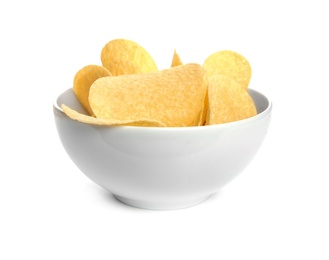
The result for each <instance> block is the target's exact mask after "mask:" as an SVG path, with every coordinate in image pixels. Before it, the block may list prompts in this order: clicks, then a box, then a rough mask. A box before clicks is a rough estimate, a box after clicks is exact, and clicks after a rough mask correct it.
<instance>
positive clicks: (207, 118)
mask: <svg viewBox="0 0 329 260" xmlns="http://www.w3.org/2000/svg"><path fill="white" fill-rule="evenodd" d="M101 63H102V65H101V66H100V65H88V66H85V67H83V68H82V69H81V70H79V71H78V72H77V73H76V75H75V77H74V84H73V89H74V93H75V94H76V96H77V99H78V101H79V102H80V103H81V105H82V106H83V107H84V108H85V110H86V112H87V113H86V114H81V113H79V112H77V111H74V110H73V109H71V108H69V107H67V106H66V105H65V104H63V105H62V109H63V111H64V113H66V115H67V116H69V117H70V118H71V119H74V120H77V121H79V122H81V123H86V124H93V125H106V126H114V125H122V126H148V127H150V126H151V127H183V126H203V125H212V124H222V123H228V122H233V121H237V120H241V119H245V118H249V117H252V116H254V115H256V114H257V110H256V107H255V104H254V102H253V100H252V98H251V97H250V95H249V93H248V91H247V89H248V86H249V82H250V78H251V67H250V64H249V62H248V61H247V60H246V58H244V57H243V56H242V55H240V54H238V53H236V52H233V51H228V50H224V51H218V52H215V53H213V54H211V55H210V56H209V57H208V58H206V60H205V61H204V63H203V65H202V66H201V65H199V64H196V63H188V64H183V63H182V61H181V59H180V57H179V55H178V54H177V52H176V50H174V55H173V58H172V63H171V67H170V68H167V69H164V70H158V68H157V66H156V64H155V62H154V60H153V58H152V56H151V55H150V54H149V53H148V52H147V51H146V50H145V49H144V48H143V47H141V46H140V45H138V44H137V43H135V42H133V41H130V40H126V39H116V40H112V41H109V42H108V43H107V44H106V45H105V46H104V47H103V49H102V51H101Z"/></svg>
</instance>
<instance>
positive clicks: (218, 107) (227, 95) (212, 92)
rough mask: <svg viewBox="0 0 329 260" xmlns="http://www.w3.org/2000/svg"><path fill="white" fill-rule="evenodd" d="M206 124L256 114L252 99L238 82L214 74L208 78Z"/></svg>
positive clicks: (234, 119) (224, 121) (227, 121)
mask: <svg viewBox="0 0 329 260" xmlns="http://www.w3.org/2000/svg"><path fill="white" fill-rule="evenodd" d="M208 102H209V105H208V113H207V120H206V124H207V125H214V124H223V123H229V122H233V121H237V120H241V119H245V118H248V117H252V116H254V115H256V114H257V111H256V107H255V104H254V101H253V100H252V98H251V97H250V95H249V94H248V92H247V90H246V89H244V88H243V87H241V85H240V84H239V83H237V82H236V81H234V80H233V79H231V78H229V77H227V76H225V75H219V74H215V75H213V76H211V77H210V78H209V85H208Z"/></svg>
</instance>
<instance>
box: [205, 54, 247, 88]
mask: <svg viewBox="0 0 329 260" xmlns="http://www.w3.org/2000/svg"><path fill="white" fill-rule="evenodd" d="M203 68H204V69H205V70H206V71H207V75H208V77H211V76H212V75H214V74H221V75H225V76H227V77H229V78H232V79H234V80H235V81H236V82H238V83H239V84H240V85H241V86H242V87H243V88H244V89H247V88H248V85H249V82H250V78H251V72H252V71H251V66H250V64H249V62H248V60H247V59H246V58H245V57H243V56H242V55H240V54H239V53H236V52H233V51H229V50H224V51H218V52H215V53H213V54H211V55H210V56H209V57H208V58H207V59H206V60H205V62H204V63H203Z"/></svg>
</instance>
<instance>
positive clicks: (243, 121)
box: [53, 87, 273, 131]
mask: <svg viewBox="0 0 329 260" xmlns="http://www.w3.org/2000/svg"><path fill="white" fill-rule="evenodd" d="M68 91H73V88H72V87H71V88H68V89H66V90H64V91H63V92H61V93H60V94H59V95H58V96H57V97H56V99H55V101H54V102H53V109H54V112H55V111H56V112H59V113H60V114H61V115H63V116H65V117H66V118H68V119H70V120H72V121H75V122H77V123H80V124H83V125H88V126H91V127H95V128H109V129H113V128H125V129H152V130H154V129H157V130H156V131H160V130H165V131H167V130H168V131H171V130H187V129H194V130H195V129H211V128H218V127H219V128H225V127H232V126H234V125H241V124H250V123H252V122H255V121H257V120H260V119H261V118H263V117H266V116H267V115H269V114H270V113H271V111H272V106H273V104H272V101H271V100H270V99H269V98H268V97H267V95H264V94H263V93H261V92H259V91H257V90H255V89H253V88H248V92H249V93H251V94H256V95H259V96H261V97H262V98H263V99H265V100H266V101H267V106H266V108H265V109H264V110H263V111H261V112H259V113H257V115H255V116H252V117H249V118H245V119H241V120H237V121H233V122H228V123H222V124H214V125H204V126H180V127H177V126H168V127H157V126H147V127H146V126H120V125H113V126H110V125H93V124H86V123H81V122H79V121H76V120H73V119H71V118H69V117H68V116H67V115H66V114H65V112H64V111H63V109H62V108H61V107H60V105H59V104H58V101H59V98H60V97H61V96H62V95H64V93H66V92H68ZM73 92H74V91H73Z"/></svg>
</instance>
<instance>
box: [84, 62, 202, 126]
mask: <svg viewBox="0 0 329 260" xmlns="http://www.w3.org/2000/svg"><path fill="white" fill-rule="evenodd" d="M207 86H208V78H207V77H206V72H205V71H204V69H203V68H202V67H201V66H200V65H198V64H193V63H191V64H186V65H182V66H178V67H173V68H170V69H167V70H162V71H158V72H152V73H144V74H133V75H124V76H117V77H106V78H100V79H98V80H96V81H95V82H94V83H93V85H92V86H91V87H90V92H89V103H90V106H91V108H92V110H93V112H94V113H95V116H96V117H98V118H110V119H114V120H122V121H130V120H138V119H141V118H142V119H143V118H148V119H150V120H154V121H157V122H162V123H163V124H164V125H166V126H192V125H197V124H198V123H199V121H200V114H201V112H202V109H203V105H204V100H205V97H206V92H207Z"/></svg>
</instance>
